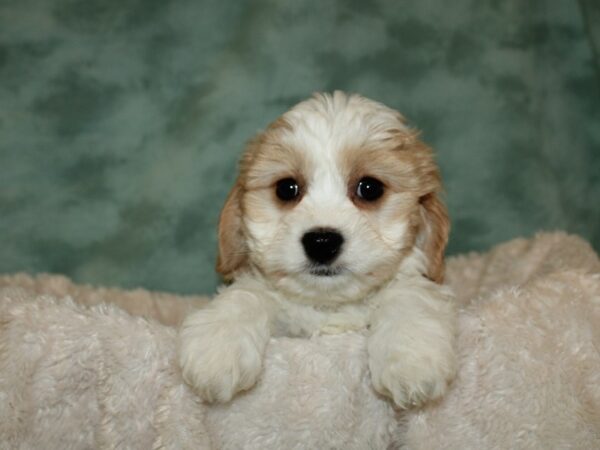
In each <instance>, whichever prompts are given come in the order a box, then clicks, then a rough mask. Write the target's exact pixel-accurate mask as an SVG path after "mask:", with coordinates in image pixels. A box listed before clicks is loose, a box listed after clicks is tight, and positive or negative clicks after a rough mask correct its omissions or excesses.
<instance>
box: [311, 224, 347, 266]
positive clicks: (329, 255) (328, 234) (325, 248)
mask: <svg viewBox="0 0 600 450" xmlns="http://www.w3.org/2000/svg"><path fill="white" fill-rule="evenodd" d="M343 243H344V238H343V236H342V235H341V234H340V233H338V232H337V231H335V230H330V229H326V228H320V229H317V230H313V231H310V232H308V233H306V234H305V235H304V236H302V245H303V246H304V252H305V253H306V256H308V258H309V259H310V260H311V261H313V262H316V263H319V264H329V263H330V262H332V261H333V260H334V259H335V258H336V257H337V255H338V254H339V253H340V249H341V248H342V244H343Z"/></svg>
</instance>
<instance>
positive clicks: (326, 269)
mask: <svg viewBox="0 0 600 450" xmlns="http://www.w3.org/2000/svg"><path fill="white" fill-rule="evenodd" d="M343 271H344V269H343V268H342V267H331V266H321V265H319V266H312V267H310V268H309V272H310V274H311V275H315V276H317V277H335V276H336V275H339V274H341V273H342V272H343Z"/></svg>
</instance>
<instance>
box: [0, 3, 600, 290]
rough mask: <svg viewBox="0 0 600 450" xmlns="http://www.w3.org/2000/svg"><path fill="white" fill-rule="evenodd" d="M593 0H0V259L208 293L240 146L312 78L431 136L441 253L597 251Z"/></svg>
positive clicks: (3, 263) (597, 32)
mask: <svg viewBox="0 0 600 450" xmlns="http://www.w3.org/2000/svg"><path fill="white" fill-rule="evenodd" d="M599 48H600V2H598V1H597V0H587V1H586V0H581V1H579V2H577V1H574V0H505V1H502V0H454V1H451V2H450V1H443V0H435V1H434V0H419V1H399V0H370V1H353V2H350V1H342V0H337V1H331V0H312V1H291V0H290V1H276V0H252V1H241V0H238V1H231V0H229V1H227V0H217V1H206V0H205V1H199V0H170V1H169V0H0V272H14V271H21V270H25V271H29V272H42V271H43V272H47V271H49V272H57V273H63V274H66V275H69V276H71V277H73V278H74V279H75V280H77V281H84V282H91V283H94V284H106V285H118V286H125V287H133V286H144V287H147V288H151V289H161V290H168V291H174V292H180V293H190V292H210V291H212V290H213V289H214V287H215V285H216V283H217V278H216V276H215V274H214V271H213V263H214V260H215V246H216V242H215V232H216V231H215V228H216V222H217V216H218V212H219V209H220V205H221V204H222V202H223V200H224V198H225V195H226V193H227V190H228V187H229V186H230V184H231V182H232V180H233V178H234V172H235V163H236V159H237V157H238V155H239V152H240V150H241V149H242V147H243V145H244V142H245V141H246V140H247V139H248V138H249V137H250V136H251V135H252V134H253V133H254V132H255V131H256V130H258V129H260V128H262V127H264V126H265V125H266V124H267V123H268V122H269V121H270V120H272V119H274V118H275V117H276V116H278V115H279V114H280V113H282V112H283V111H284V110H286V109H287V108H288V107H290V106H291V105H292V104H294V103H295V102H297V101H299V100H300V99H303V98H304V97H306V96H308V95H309V94H310V93H311V92H313V91H321V90H333V89H344V90H348V91H354V92H360V93H362V94H364V95H366V96H369V97H372V98H375V99H378V100H381V101H383V102H385V103H387V104H388V105H390V106H392V107H394V108H397V109H399V110H401V111H402V112H403V113H404V114H405V115H406V116H407V117H408V118H409V119H410V120H411V121H412V123H414V124H416V125H417V126H418V127H420V128H421V129H422V130H423V132H424V137H425V140H427V141H428V142H429V143H431V144H432V145H433V146H434V147H435V148H436V149H437V151H438V155H439V156H438V159H439V162H440V164H441V167H442V171H443V174H444V176H445V180H446V187H447V202H448V204H449V207H450V211H451V215H452V218H453V221H454V229H453V234H452V237H451V245H450V253H457V252H464V251H469V250H483V249H486V248H487V247H489V246H490V245H492V244H495V243H498V242H500V241H503V240H506V239H510V238H512V237H515V236H523V235H525V236H527V235H531V234H532V233H534V232H535V231H536V230H540V229H564V230H568V231H570V232H574V233H579V234H581V235H582V236H584V237H586V238H587V239H589V240H591V241H592V242H593V243H594V245H595V246H596V248H599V247H600V207H599V206H598V205H599V204H600V60H599V53H598V51H599Z"/></svg>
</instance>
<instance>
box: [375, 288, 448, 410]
mask: <svg viewBox="0 0 600 450" xmlns="http://www.w3.org/2000/svg"><path fill="white" fill-rule="evenodd" d="M372 306H373V311H372V313H371V318H370V330H369V331H370V335H369V340H368V352H369V368H370V370H371V378H372V381H373V386H374V387H375V390H377V391H378V392H379V393H381V394H383V395H386V396H389V397H391V398H393V400H394V403H395V404H396V405H397V406H399V407H401V408H408V407H411V406H418V405H420V404H422V403H423V402H425V401H427V400H429V399H435V398H438V397H440V396H442V395H443V394H444V393H445V392H446V389H447V386H448V383H449V382H450V381H451V380H452V378H453V377H454V375H455V372H456V356H455V349H454V341H455V334H456V312H455V306H454V303H453V296H452V293H451V291H450V290H449V288H447V287H445V286H441V285H438V284H435V283H433V282H431V281H429V280H427V279H425V278H420V277H419V278H418V279H416V278H413V277H411V278H405V279H397V280H396V281H394V282H393V283H392V285H391V286H389V287H388V288H386V289H385V290H384V291H382V292H380V293H379V294H377V295H376V297H375V298H374V299H373V300H372Z"/></svg>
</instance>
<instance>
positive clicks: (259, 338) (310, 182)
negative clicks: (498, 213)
mask: <svg viewBox="0 0 600 450" xmlns="http://www.w3.org/2000/svg"><path fill="white" fill-rule="evenodd" d="M440 190H441V183H440V174H439V171H438V169H437V167H436V165H435V163H434V160H433V156H432V152H431V150H430V149H429V148H428V147H427V146H426V145H425V144H423V143H422V142H421V141H420V140H419V138H418V133H417V132H415V131H414V130H412V129H410V128H408V127H407V125H406V124H405V121H404V119H403V117H402V116H401V115H400V114H399V113H398V112H396V111H394V110H392V109H390V108H387V107H386V106H384V105H382V104H380V103H377V102H374V101H372V100H368V99H366V98H364V97H361V96H358V95H347V94H345V93H342V92H335V93H333V94H332V95H329V94H316V95H314V96H313V97H312V98H310V99H309V100H306V101H304V102H302V103H300V104H298V105H296V106H295V107H293V108H292V109H291V110H290V111H288V112H286V113H285V114H284V115H283V116H281V117H280V118H279V119H277V120H276V121H275V122H273V123H272V124H270V125H269V126H268V127H267V129H266V130H265V131H264V132H262V133H260V134H259V135H258V136H257V137H255V138H254V139H253V140H252V141H251V142H250V143H249V144H248V146H247V149H246V151H245V153H244V155H243V157H242V160H241V164H240V173H239V176H238V178H237V181H236V183H235V186H234V187H233V189H232V190H231V193H230V194H229V197H228V198H227V201H226V203H225V206H224V208H223V211H222V213H221V217H220V223H219V257H218V262H217V270H218V272H219V273H220V274H221V275H222V276H223V277H224V278H225V280H228V281H231V284H229V285H228V286H227V287H224V288H222V289H221V290H220V291H219V293H218V295H217V296H216V298H215V299H214V300H213V301H212V302H211V303H210V305H209V306H208V307H206V308H204V309H201V310H199V311H196V312H194V313H192V314H191V315H189V316H188V317H187V318H186V319H185V321H184V323H183V324H182V327H181V330H180V348H179V362H180V365H181V368H182V373H183V377H184V379H185V380H186V382H187V383H188V384H190V385H191V386H192V387H193V388H194V389H195V391H196V392H197V393H198V394H199V395H200V396H201V397H202V399H204V400H205V401H208V402H227V401H229V400H230V399H231V398H232V397H233V396H234V395H235V394H236V393H237V392H239V391H243V390H246V389H249V388H250V387H252V386H253V385H254V384H255V383H256V381H257V379H258V377H259V376H260V373H261V369H262V361H263V355H264V353H265V348H266V346H267V343H268V341H269V338H270V336H272V335H287V336H305V337H309V336H312V335H314V334H319V333H341V332H345V331H354V330H366V333H367V335H368V340H367V343H368V344H367V346H368V347H367V350H368V355H369V368H370V372H371V378H372V382H373V386H374V388H375V389H376V390H377V391H378V392H379V393H381V394H383V395H386V396H388V397H390V398H392V399H393V401H394V403H395V404H396V405H397V406H398V407H400V408H406V407H409V406H413V405H420V404H422V403H423V402H425V401H427V400H428V399H434V398H437V397H440V396H441V395H443V394H444V392H445V390H446V388H447V385H448V383H449V381H450V380H451V379H452V378H453V376H454V374H455V365H456V361H455V353H454V340H455V320H456V317H455V307H454V305H453V297H452V294H451V292H450V291H449V289H448V288H447V287H445V286H443V285H442V284H441V283H442V278H443V273H444V261H443V254H444V248H445V246H446V242H447V239H448V231H449V220H448V216H447V212H446V208H445V207H444V205H443V204H442V202H441V201H440V198H439V193H440Z"/></svg>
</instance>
